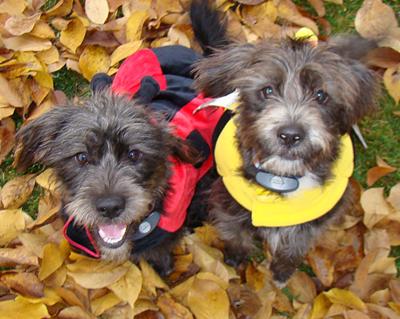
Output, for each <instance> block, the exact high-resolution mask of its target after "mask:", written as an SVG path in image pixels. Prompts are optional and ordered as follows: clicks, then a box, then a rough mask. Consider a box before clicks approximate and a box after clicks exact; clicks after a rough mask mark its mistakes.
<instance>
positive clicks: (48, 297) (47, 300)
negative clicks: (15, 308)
mask: <svg viewBox="0 0 400 319" xmlns="http://www.w3.org/2000/svg"><path fill="white" fill-rule="evenodd" d="M15 300H17V301H24V302H30V303H32V304H45V305H47V306H52V305H54V304H56V303H57V302H60V301H61V298H60V296H58V295H57V293H56V292H55V291H54V290H53V289H50V288H44V296H43V297H40V298H32V297H24V296H21V295H18V296H17V297H16V298H15Z"/></svg>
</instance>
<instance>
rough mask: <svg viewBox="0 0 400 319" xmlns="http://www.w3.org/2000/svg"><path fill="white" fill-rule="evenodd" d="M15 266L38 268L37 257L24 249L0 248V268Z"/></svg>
mask: <svg viewBox="0 0 400 319" xmlns="http://www.w3.org/2000/svg"><path fill="white" fill-rule="evenodd" d="M15 265H26V266H39V260H38V258H37V256H35V255H34V254H32V253H31V252H30V251H29V250H27V249H26V248H24V247H17V248H0V266H1V267H10V266H15Z"/></svg>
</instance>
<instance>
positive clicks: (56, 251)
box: [39, 240, 69, 280]
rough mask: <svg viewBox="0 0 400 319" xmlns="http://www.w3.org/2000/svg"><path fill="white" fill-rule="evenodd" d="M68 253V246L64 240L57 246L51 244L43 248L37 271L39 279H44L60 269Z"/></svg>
mask: <svg viewBox="0 0 400 319" xmlns="http://www.w3.org/2000/svg"><path fill="white" fill-rule="evenodd" d="M68 253H69V246H68V243H67V242H66V241H65V240H63V241H62V242H61V244H60V245H59V246H58V245H56V244H53V243H49V244H47V245H46V246H44V248H43V259H42V263H41V265H40V269H39V279H40V280H43V279H46V278H47V277H48V276H50V275H51V274H52V273H54V272H55V271H56V270H57V269H58V268H60V267H61V266H62V264H63V263H64V260H65V258H66V257H67V256H68Z"/></svg>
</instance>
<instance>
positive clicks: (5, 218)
mask: <svg viewBox="0 0 400 319" xmlns="http://www.w3.org/2000/svg"><path fill="white" fill-rule="evenodd" d="M24 228H25V219H24V215H23V213H22V210H21V209H8V210H0V245H1V246H3V245H6V244H8V243H9V242H10V241H11V240H13V239H14V238H15V237H17V236H18V234H19V233H20V232H21V231H22V230H23V229H24Z"/></svg>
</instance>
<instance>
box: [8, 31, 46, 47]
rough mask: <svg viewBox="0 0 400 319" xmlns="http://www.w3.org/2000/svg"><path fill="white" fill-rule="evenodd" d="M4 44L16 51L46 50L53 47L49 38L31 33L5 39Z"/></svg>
mask: <svg viewBox="0 0 400 319" xmlns="http://www.w3.org/2000/svg"><path fill="white" fill-rule="evenodd" d="M3 42H4V45H5V47H6V48H7V49H9V50H14V51H44V50H48V49H50V48H51V46H52V44H51V42H50V41H49V40H47V39H41V38H37V37H34V36H31V35H27V34H24V35H21V36H18V37H11V38H7V39H3Z"/></svg>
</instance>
